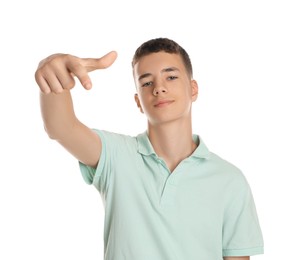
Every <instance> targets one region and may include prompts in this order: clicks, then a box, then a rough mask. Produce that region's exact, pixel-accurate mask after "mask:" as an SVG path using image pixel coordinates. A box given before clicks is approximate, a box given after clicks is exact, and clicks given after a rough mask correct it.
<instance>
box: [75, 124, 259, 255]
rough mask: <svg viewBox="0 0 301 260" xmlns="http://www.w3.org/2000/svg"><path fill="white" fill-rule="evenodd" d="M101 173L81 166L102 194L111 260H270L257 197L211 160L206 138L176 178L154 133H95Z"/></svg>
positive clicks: (233, 172) (238, 176)
mask: <svg viewBox="0 0 301 260" xmlns="http://www.w3.org/2000/svg"><path fill="white" fill-rule="evenodd" d="M95 131H96V132H97V133H98V135H99V137H100V138H101V141H102V146H103V147H102V153H101V158H100V161H99V163H98V166H97V168H96V169H93V168H91V167H88V166H86V165H83V164H82V163H80V170H81V172H82V175H83V178H84V180H85V181H86V182H87V183H88V184H93V185H94V186H95V187H96V188H97V190H98V191H99V192H100V194H101V196H102V198H103V203H104V208H105V223H104V259H105V260H201V259H204V260H222V259H223V256H251V255H255V254H261V253H263V238H262V233H261V229H260V225H259V222H258V218H257V213H256V208H255V204H254V200H253V196H252V192H251V190H250V187H249V185H248V182H247V180H246V178H245V177H244V175H243V174H242V172H241V171H240V170H239V169H238V168H237V167H235V166H234V165H232V164H231V163H229V162H227V161H225V160H223V159H222V158H220V157H219V156H217V155H216V154H214V153H212V152H210V151H209V150H208V149H207V147H206V145H205V144H204V142H203V141H202V140H201V139H200V138H199V136H197V135H194V140H195V142H196V143H197V144H198V147H197V149H196V150H195V151H194V153H193V154H192V155H191V156H190V157H188V158H186V159H185V160H183V161H182V162H181V163H180V164H179V165H178V166H177V168H176V169H175V170H174V171H173V172H172V173H170V171H169V169H168V167H167V166H166V164H165V162H164V161H163V159H161V158H160V157H158V156H157V155H156V153H155V151H154V149H153V147H152V145H151V143H150V141H149V139H148V136H147V134H146V133H142V134H140V135H138V136H136V137H131V136H126V135H121V134H116V133H111V132H107V131H99V130H95Z"/></svg>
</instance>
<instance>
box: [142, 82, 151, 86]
mask: <svg viewBox="0 0 301 260" xmlns="http://www.w3.org/2000/svg"><path fill="white" fill-rule="evenodd" d="M152 85H153V82H152V81H149V82H145V83H143V84H142V87H150V86H152Z"/></svg>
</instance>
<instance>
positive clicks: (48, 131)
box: [44, 124, 59, 140]
mask: <svg viewBox="0 0 301 260" xmlns="http://www.w3.org/2000/svg"><path fill="white" fill-rule="evenodd" d="M44 131H45V132H46V134H47V135H48V137H49V139H51V140H58V139H59V137H58V133H57V131H55V130H54V129H52V128H51V127H47V125H45V124H44Z"/></svg>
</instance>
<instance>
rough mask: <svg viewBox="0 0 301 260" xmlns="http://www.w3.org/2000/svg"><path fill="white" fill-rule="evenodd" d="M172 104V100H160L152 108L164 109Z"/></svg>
mask: <svg viewBox="0 0 301 260" xmlns="http://www.w3.org/2000/svg"><path fill="white" fill-rule="evenodd" d="M173 102H174V100H160V101H158V102H157V103H156V104H155V105H154V107H166V106H168V105H170V104H171V103H173Z"/></svg>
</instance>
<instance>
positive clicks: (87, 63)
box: [81, 51, 117, 72]
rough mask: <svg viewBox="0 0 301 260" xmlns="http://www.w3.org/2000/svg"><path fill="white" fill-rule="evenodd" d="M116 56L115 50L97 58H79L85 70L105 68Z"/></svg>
mask: <svg viewBox="0 0 301 260" xmlns="http://www.w3.org/2000/svg"><path fill="white" fill-rule="evenodd" d="M116 58H117V52H116V51H111V52H109V53H107V54H106V55H104V56H102V57H101V58H98V59H93V58H84V59H81V61H82V65H83V66H84V67H85V68H86V70H87V72H90V71H94V70H97V69H106V68H108V67H110V66H111V65H112V64H113V63H114V61H115V60H116Z"/></svg>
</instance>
